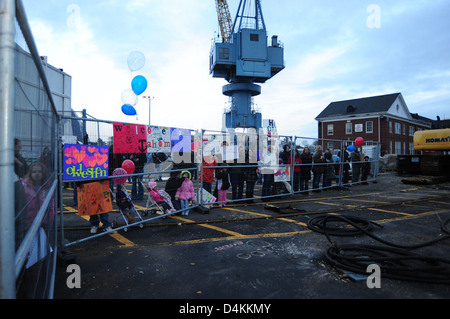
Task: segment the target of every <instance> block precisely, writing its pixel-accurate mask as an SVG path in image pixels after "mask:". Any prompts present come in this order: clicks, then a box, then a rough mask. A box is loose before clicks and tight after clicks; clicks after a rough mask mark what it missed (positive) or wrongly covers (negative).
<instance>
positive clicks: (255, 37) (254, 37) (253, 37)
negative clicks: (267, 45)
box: [250, 33, 259, 42]
mask: <svg viewBox="0 0 450 319" xmlns="http://www.w3.org/2000/svg"><path fill="white" fill-rule="evenodd" d="M250 41H252V42H259V34H258V33H250Z"/></svg>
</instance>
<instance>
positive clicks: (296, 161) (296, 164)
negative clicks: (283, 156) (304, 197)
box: [288, 149, 302, 192]
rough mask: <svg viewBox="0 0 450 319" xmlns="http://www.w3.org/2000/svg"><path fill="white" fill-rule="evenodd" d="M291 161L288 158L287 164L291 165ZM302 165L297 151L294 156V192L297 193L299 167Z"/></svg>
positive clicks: (299, 174)
mask: <svg viewBox="0 0 450 319" xmlns="http://www.w3.org/2000/svg"><path fill="white" fill-rule="evenodd" d="M291 163H292V160H291V158H290V157H289V160H288V164H291ZM301 164H302V157H301V156H300V152H299V151H298V149H296V150H295V154H294V185H293V186H294V192H297V191H298V190H299V187H300V176H301V171H302V169H301V166H300V165H301Z"/></svg>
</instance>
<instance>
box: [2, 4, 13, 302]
mask: <svg viewBox="0 0 450 319" xmlns="http://www.w3.org/2000/svg"><path fill="white" fill-rule="evenodd" d="M15 18H16V9H15V1H14V0H1V1H0V78H1V79H2V80H1V81H0V114H1V115H2V118H1V120H0V140H1V142H0V163H2V165H1V166H0V298H1V299H14V298H15V297H16V284H15V283H16V276H15V263H14V260H15V227H14V225H15V223H14V220H15V213H14V212H15V210H14V200H11V198H14V194H15V191H14V181H15V180H16V178H15V176H14V104H15V98H14V96H15V93H14V92H15V90H14V72H15V39H14V38H15Z"/></svg>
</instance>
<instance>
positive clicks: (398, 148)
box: [395, 141, 402, 154]
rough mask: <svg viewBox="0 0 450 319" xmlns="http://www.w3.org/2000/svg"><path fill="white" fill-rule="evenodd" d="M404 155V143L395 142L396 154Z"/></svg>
mask: <svg viewBox="0 0 450 319" xmlns="http://www.w3.org/2000/svg"><path fill="white" fill-rule="evenodd" d="M401 153H402V142H400V141H396V142H395V154H401Z"/></svg>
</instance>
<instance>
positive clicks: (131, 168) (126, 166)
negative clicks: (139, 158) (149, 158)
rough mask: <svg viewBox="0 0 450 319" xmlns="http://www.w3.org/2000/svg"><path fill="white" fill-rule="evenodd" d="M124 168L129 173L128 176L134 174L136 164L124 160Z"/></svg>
mask: <svg viewBox="0 0 450 319" xmlns="http://www.w3.org/2000/svg"><path fill="white" fill-rule="evenodd" d="M122 168H123V169H124V170H125V171H126V172H127V174H133V173H134V163H133V161H132V160H129V159H127V160H124V161H123V163H122Z"/></svg>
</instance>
